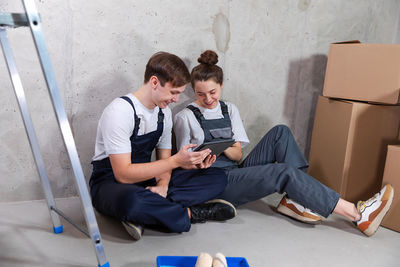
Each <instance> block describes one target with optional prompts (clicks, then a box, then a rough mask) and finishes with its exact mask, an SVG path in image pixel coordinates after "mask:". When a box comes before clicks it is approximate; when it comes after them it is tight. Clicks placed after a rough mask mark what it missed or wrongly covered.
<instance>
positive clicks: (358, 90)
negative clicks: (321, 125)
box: [323, 41, 400, 104]
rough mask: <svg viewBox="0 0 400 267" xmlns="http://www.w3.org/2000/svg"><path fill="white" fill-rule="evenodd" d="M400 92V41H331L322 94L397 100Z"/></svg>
mask: <svg viewBox="0 0 400 267" xmlns="http://www.w3.org/2000/svg"><path fill="white" fill-rule="evenodd" d="M399 92H400V45H398V44H361V43H359V41H351V42H345V43H334V44H331V45H330V48H329V55H328V63H327V66H326V73H325V83H324V89H323V95H324V96H326V97H334V98H343V99H349V100H361V101H367V102H376V103H385V104H397V103H399Z"/></svg>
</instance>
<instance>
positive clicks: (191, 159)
mask: <svg viewBox="0 0 400 267" xmlns="http://www.w3.org/2000/svg"><path fill="white" fill-rule="evenodd" d="M196 146H197V145H195V144H189V145H186V146H183V147H182V148H181V149H180V150H179V151H178V153H176V154H175V155H173V156H172V158H174V160H175V161H176V163H177V165H178V166H179V167H181V168H183V169H197V168H198V165H199V164H202V163H203V161H204V160H205V159H206V158H207V156H209V155H210V153H211V150H210V149H204V150H202V151H197V152H191V151H188V149H189V148H193V147H196ZM214 161H215V160H214ZM207 162H209V161H207Z"/></svg>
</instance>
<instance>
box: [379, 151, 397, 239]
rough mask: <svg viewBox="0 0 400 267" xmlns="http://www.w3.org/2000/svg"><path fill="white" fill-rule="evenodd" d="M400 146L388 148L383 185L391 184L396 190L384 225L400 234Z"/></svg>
mask: <svg viewBox="0 0 400 267" xmlns="http://www.w3.org/2000/svg"><path fill="white" fill-rule="evenodd" d="M399 163H400V146H399V145H390V146H388V152H387V156H386V163H385V171H384V173H383V179H382V185H385V184H391V185H392V186H393V188H394V198H393V202H392V206H391V208H390V210H389V212H388V213H387V214H386V216H385V218H384V219H383V222H382V225H383V226H385V227H387V228H390V229H392V230H395V231H398V232H400V164H399Z"/></svg>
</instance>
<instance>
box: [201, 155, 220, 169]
mask: <svg viewBox="0 0 400 267" xmlns="http://www.w3.org/2000/svg"><path fill="white" fill-rule="evenodd" d="M216 160H217V156H216V155H208V156H207V157H206V159H205V160H204V161H203V162H202V163H200V164H198V165H197V168H199V169H207V168H210V167H211V165H213V163H214V162H215V161H216Z"/></svg>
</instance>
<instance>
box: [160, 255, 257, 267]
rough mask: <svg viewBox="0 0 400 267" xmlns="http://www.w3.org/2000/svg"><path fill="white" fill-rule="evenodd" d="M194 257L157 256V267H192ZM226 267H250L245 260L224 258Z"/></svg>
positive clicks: (195, 258)
mask: <svg viewBox="0 0 400 267" xmlns="http://www.w3.org/2000/svg"><path fill="white" fill-rule="evenodd" d="M196 261H197V257H196V256H158V257H157V267H194V266H195V265H196ZM226 263H228V267H250V266H249V264H248V263H247V260H246V258H241V257H226Z"/></svg>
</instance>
